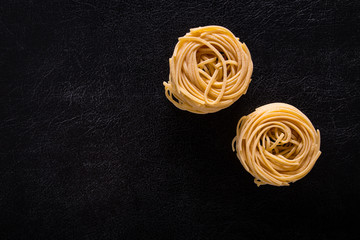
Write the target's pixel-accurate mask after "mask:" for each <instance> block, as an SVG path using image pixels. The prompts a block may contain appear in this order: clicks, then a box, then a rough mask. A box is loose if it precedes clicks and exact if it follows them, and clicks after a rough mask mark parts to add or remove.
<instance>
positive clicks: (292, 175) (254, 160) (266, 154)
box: [232, 103, 321, 186]
mask: <svg viewBox="0 0 360 240" xmlns="http://www.w3.org/2000/svg"><path fill="white" fill-rule="evenodd" d="M234 145H235V146H234ZM232 147H233V151H235V150H236V153H237V157H238V158H239V160H240V162H241V164H242V165H243V167H244V168H245V169H246V171H248V172H249V173H250V174H251V175H252V176H254V177H255V180H254V181H255V183H256V184H257V185H258V186H260V185H264V184H270V185H274V186H288V185H289V183H291V182H295V181H297V180H299V179H301V178H303V177H305V176H306V175H307V174H308V173H309V172H310V170H311V169H312V168H313V166H314V164H315V162H316V161H317V159H318V158H319V156H320V154H321V152H320V131H319V130H315V128H314V126H313V125H312V123H311V122H310V120H309V119H308V118H307V117H306V116H305V115H304V114H303V113H302V112H301V111H300V110H299V109H297V108H295V107H294V106H291V105H289V104H285V103H271V104H267V105H264V106H262V107H259V108H257V109H256V110H255V111H254V112H253V113H251V114H249V115H248V116H244V117H242V118H241V119H240V121H239V122H238V125H237V127H236V136H235V138H234V140H233V142H232Z"/></svg>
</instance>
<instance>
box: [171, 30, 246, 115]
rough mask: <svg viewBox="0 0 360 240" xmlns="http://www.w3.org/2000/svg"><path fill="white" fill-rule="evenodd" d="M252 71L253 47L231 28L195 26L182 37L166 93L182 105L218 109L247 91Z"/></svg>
mask: <svg viewBox="0 0 360 240" xmlns="http://www.w3.org/2000/svg"><path fill="white" fill-rule="evenodd" d="M252 71H253V63H252V60H251V55H250V52H249V49H248V48H247V47H246V45H245V44H244V43H241V42H240V41H239V39H238V38H236V37H235V36H234V35H233V33H231V32H230V31H229V30H228V29H226V28H224V27H220V26H206V27H199V28H193V29H191V30H190V32H189V33H187V34H186V35H185V36H184V37H181V38H179V42H178V43H177V45H176V47H175V49H174V53H173V56H172V57H171V58H170V76H169V82H167V83H166V82H164V86H165V94H166V97H167V98H168V99H169V100H170V102H172V103H173V104H174V105H175V106H176V107H178V108H179V109H182V110H187V111H189V112H193V113H198V114H206V113H213V112H217V111H219V110H221V109H224V108H226V107H229V106H230V105H231V104H233V103H234V102H235V101H236V100H238V99H239V98H240V97H241V96H242V95H243V94H245V93H246V91H247V89H248V86H249V83H250V81H251V75H252Z"/></svg>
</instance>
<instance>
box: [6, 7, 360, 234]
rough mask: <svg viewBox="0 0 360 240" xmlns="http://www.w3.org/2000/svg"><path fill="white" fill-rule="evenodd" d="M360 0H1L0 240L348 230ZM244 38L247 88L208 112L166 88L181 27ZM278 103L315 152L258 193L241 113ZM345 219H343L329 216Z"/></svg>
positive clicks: (354, 190) (354, 177) (353, 201)
mask: <svg viewBox="0 0 360 240" xmlns="http://www.w3.org/2000/svg"><path fill="white" fill-rule="evenodd" d="M359 11H360V4H359V1H346V0H345V1H300V0H297V1H284V2H282V1H209V2H207V3H202V2H200V1H136V0H133V1H126V2H123V1H80V0H73V1H43V2H39V1H9V2H7V1H1V2H0V41H1V43H0V81H1V87H0V89H1V96H0V102H1V122H0V136H1V138H0V140H1V142H0V144H1V145H0V158H1V160H0V238H1V239H269V238H272V237H275V238H277V239H355V238H356V237H357V236H358V234H357V233H356V231H355V230H357V229H355V228H354V226H352V225H351V222H353V223H355V221H356V220H355V221H354V220H349V219H351V217H352V216H357V213H358V212H357V210H358V209H357V205H358V202H359V193H358V191H359V189H360V186H359V177H358V175H359V164H358V161H359V148H360V146H359V141H358V136H359V120H360V114H359V110H358V103H359V102H360V101H359V100H360V94H359V91H360V80H359V69H360V61H359V56H360V44H359V42H360V37H359V35H360V33H359V29H360V14H359ZM214 24H216V25H222V26H225V27H227V28H229V29H230V30H231V31H232V32H233V33H234V34H235V35H236V36H238V37H239V38H240V40H241V41H244V42H245V43H246V44H247V46H248V47H249V49H250V51H251V54H252V58H253V62H254V74H253V77H252V79H253V81H252V83H251V84H250V87H249V90H248V93H247V94H246V95H245V96H243V97H241V98H240V99H239V100H238V101H237V102H236V103H235V104H233V105H232V106H231V107H229V108H228V109H226V110H222V111H220V112H218V113H215V114H210V115H195V114H191V113H188V112H183V111H180V110H178V109H177V108H175V107H174V106H173V105H172V104H170V103H169V102H168V101H167V99H166V98H165V96H164V90H163V86H162V82H163V81H167V79H168V74H169V70H168V58H169V57H170V56H171V55H172V51H173V48H174V46H175V44H176V43H177V38H178V37H180V36H183V35H184V34H185V33H186V32H188V30H189V29H190V28H192V27H198V26H205V25H214ZM271 102H286V103H289V104H292V105H294V106H296V107H298V108H299V109H301V110H302V111H303V112H304V113H305V114H306V115H307V116H308V117H309V118H310V119H311V121H312V122H313V124H314V126H315V127H316V128H318V129H320V131H321V136H322V145H321V150H322V152H323V154H322V155H321V157H320V159H319V160H318V162H317V163H316V165H315V167H314V168H313V170H312V171H311V172H310V174H309V175H308V176H306V177H305V178H304V179H302V180H300V181H298V182H296V183H294V184H292V185H291V186H290V187H281V188H279V187H272V186H261V187H260V188H258V187H256V185H255V184H254V183H253V177H252V176H250V174H248V173H247V172H246V171H245V170H244V169H243V167H242V166H241V164H240V162H239V161H238V160H237V158H236V155H235V154H234V153H233V152H232V150H231V140H232V138H233V137H234V136H235V127H236V123H237V121H238V120H239V118H240V117H241V116H243V115H246V114H249V113H250V112H252V111H253V110H254V109H255V108H256V107H259V106H261V105H263V104H267V103H271ZM344 222H346V225H345V226H342V224H341V223H344Z"/></svg>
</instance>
